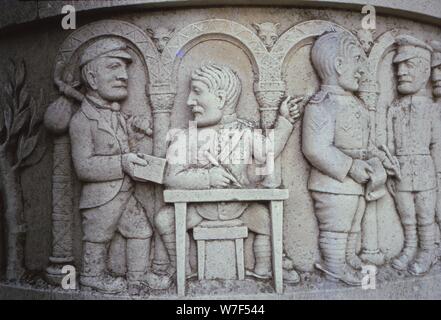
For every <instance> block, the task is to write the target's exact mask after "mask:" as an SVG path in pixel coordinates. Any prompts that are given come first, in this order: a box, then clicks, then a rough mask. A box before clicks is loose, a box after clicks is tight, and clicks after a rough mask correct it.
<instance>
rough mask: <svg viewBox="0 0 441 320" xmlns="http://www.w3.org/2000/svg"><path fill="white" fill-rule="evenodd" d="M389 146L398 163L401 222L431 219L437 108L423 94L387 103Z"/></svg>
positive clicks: (438, 143) (439, 165)
mask: <svg viewBox="0 0 441 320" xmlns="http://www.w3.org/2000/svg"><path fill="white" fill-rule="evenodd" d="M387 122H388V124H387V133H388V146H389V149H390V150H391V152H392V153H393V154H395V155H396V157H397V158H398V161H399V163H400V168H401V179H400V180H396V181H395V185H396V189H397V193H396V195H395V201H396V204H397V209H398V212H399V213H400V218H401V222H402V223H403V224H404V225H416V224H418V225H430V224H432V223H433V222H434V217H435V204H436V196H437V195H436V187H437V172H440V170H441V162H440V161H441V157H440V156H441V126H440V112H439V108H437V106H436V104H434V103H433V101H432V100H431V99H430V98H428V97H426V96H410V95H409V96H405V97H403V98H401V99H397V100H396V101H394V102H393V104H392V105H391V106H390V107H389V110H388V115H387Z"/></svg>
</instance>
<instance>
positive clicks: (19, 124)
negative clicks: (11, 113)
mask: <svg viewBox="0 0 441 320" xmlns="http://www.w3.org/2000/svg"><path fill="white" fill-rule="evenodd" d="M29 118H30V110H29V109H25V110H23V111H22V112H20V113H19V114H18V115H17V116H16V117H15V119H14V123H13V125H12V129H11V136H13V135H16V134H18V133H19V132H20V131H21V130H22V129H23V128H25V126H26V124H27V123H28V121H29Z"/></svg>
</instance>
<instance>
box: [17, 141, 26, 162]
mask: <svg viewBox="0 0 441 320" xmlns="http://www.w3.org/2000/svg"><path fill="white" fill-rule="evenodd" d="M25 140H26V137H25V136H21V137H20V138H19V139H18V144H17V164H19V163H21V162H22V161H23V157H22V154H23V149H24V144H25Z"/></svg>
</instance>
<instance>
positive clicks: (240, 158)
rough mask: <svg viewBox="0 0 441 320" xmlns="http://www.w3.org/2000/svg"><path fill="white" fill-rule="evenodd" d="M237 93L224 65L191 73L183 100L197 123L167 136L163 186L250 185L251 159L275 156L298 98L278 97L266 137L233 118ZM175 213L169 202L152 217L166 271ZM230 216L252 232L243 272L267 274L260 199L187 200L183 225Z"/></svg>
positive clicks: (265, 213)
mask: <svg viewBox="0 0 441 320" xmlns="http://www.w3.org/2000/svg"><path fill="white" fill-rule="evenodd" d="M240 94H241V82H240V80H239V78H238V76H237V75H236V73H235V72H234V71H233V70H231V69H230V68H229V67H227V66H221V65H217V64H209V65H205V66H202V67H200V68H199V69H197V70H195V71H194V72H193V73H192V75H191V87H190V93H189V97H188V100H187V106H188V107H189V108H190V109H191V111H192V113H193V115H194V120H195V122H196V126H195V127H194V128H192V127H191V124H192V122H190V128H189V129H187V130H180V131H179V132H177V133H176V134H174V135H172V137H171V144H170V146H169V148H168V150H167V161H168V168H167V170H166V177H165V184H166V185H167V187H168V188H171V189H207V190H208V189H213V188H252V187H253V184H252V183H251V179H250V176H249V175H248V172H249V170H248V169H249V168H250V164H252V163H259V164H265V163H266V162H267V160H269V161H274V158H276V157H277V156H278V155H279V154H280V153H281V151H282V150H283V148H284V147H285V144H286V142H287V140H288V138H289V136H290V134H291V132H292V130H293V124H294V122H295V121H296V120H297V119H298V117H299V116H300V112H299V109H298V106H297V105H296V102H298V101H300V100H301V99H291V98H289V97H288V98H287V99H286V100H285V101H284V102H283V103H282V105H281V107H280V114H279V116H278V119H277V123H276V125H275V128H274V135H268V137H265V136H263V135H262V134H260V133H256V132H253V131H252V125H251V123H250V122H248V121H246V120H242V119H239V118H237V116H236V113H235V112H236V108H237V105H238V101H239V97H240ZM274 137H276V138H274ZM253 161H254V162H253ZM174 219H175V217H174V208H173V206H166V207H164V208H162V209H161V210H160V211H159V212H158V213H157V215H156V217H155V224H156V227H157V229H158V231H159V233H160V234H161V236H162V239H163V242H164V244H165V247H166V248H167V251H168V254H169V257H170V262H171V272H170V274H171V275H172V274H173V273H174V272H175V270H176V244H175V221H174ZM232 219H240V220H241V221H242V222H243V223H244V224H245V225H246V226H247V227H248V230H249V231H252V232H254V233H255V240H254V244H253V248H254V250H253V251H254V257H255V266H254V270H252V271H248V272H247V273H248V274H249V275H252V276H254V277H257V278H262V279H268V278H270V277H271V274H272V273H271V242H270V236H271V231H270V228H271V222H270V213H269V210H268V208H267V207H266V206H264V205H263V204H260V203H248V202H219V203H201V204H191V205H189V206H188V213H187V230H189V229H192V228H194V227H196V226H197V225H198V224H200V223H201V222H202V221H206V220H212V221H216V220H217V221H219V220H232ZM187 239H188V236H187ZM285 264H286V263H285ZM187 269H189V265H188V259H187ZM187 271H189V270H187ZM187 273H188V272H187ZM284 278H285V280H286V281H288V282H289V281H290V282H298V281H299V276H298V274H297V273H296V272H295V270H293V269H292V267H291V270H286V271H284Z"/></svg>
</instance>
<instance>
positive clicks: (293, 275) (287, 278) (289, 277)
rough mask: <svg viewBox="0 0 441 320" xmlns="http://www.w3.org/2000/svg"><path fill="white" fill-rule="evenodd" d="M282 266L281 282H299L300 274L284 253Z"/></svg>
mask: <svg viewBox="0 0 441 320" xmlns="http://www.w3.org/2000/svg"><path fill="white" fill-rule="evenodd" d="M282 267H283V282H285V283H289V284H296V283H299V282H300V275H299V274H298V273H297V271H296V270H295V269H294V263H293V262H292V260H291V259H290V258H289V257H288V256H287V255H286V254H285V253H283V258H282Z"/></svg>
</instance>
